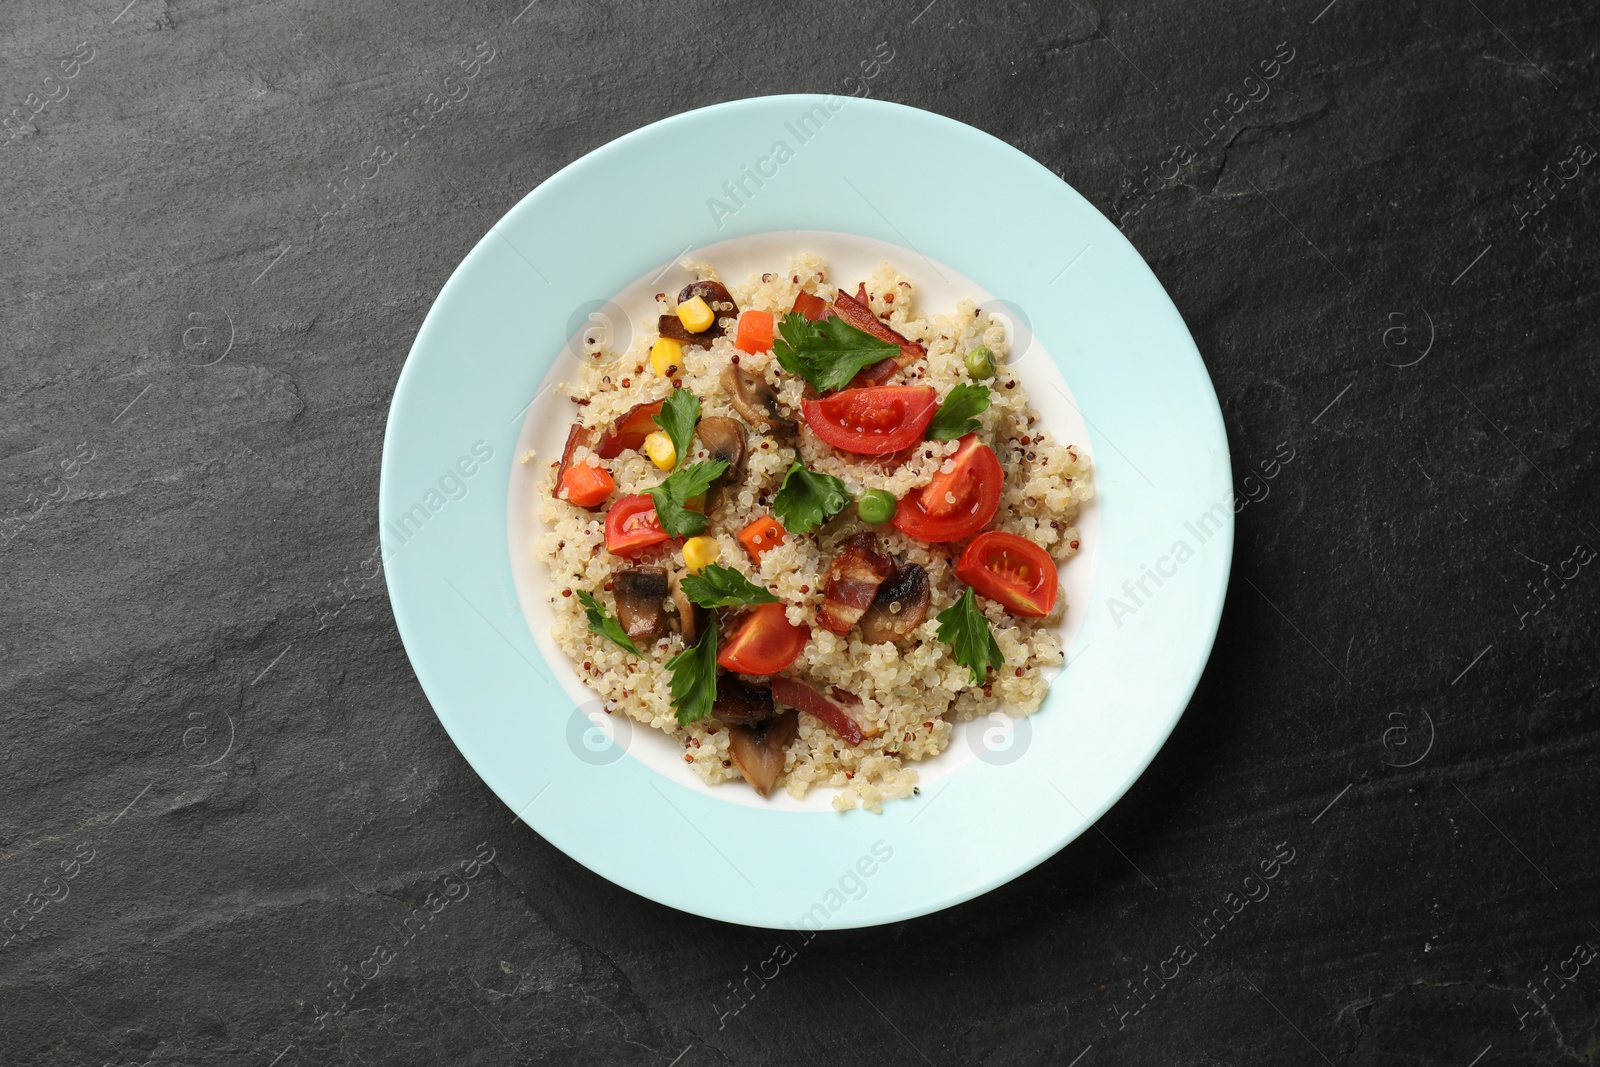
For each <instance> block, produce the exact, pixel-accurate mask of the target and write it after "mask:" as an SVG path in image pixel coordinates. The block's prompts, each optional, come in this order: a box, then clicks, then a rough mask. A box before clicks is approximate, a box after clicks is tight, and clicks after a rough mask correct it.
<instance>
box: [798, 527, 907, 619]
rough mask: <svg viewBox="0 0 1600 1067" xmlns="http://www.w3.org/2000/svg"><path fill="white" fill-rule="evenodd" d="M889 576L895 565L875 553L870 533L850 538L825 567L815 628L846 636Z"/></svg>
mask: <svg viewBox="0 0 1600 1067" xmlns="http://www.w3.org/2000/svg"><path fill="white" fill-rule="evenodd" d="M892 574H894V561H893V560H891V559H890V558H889V557H888V556H885V555H884V554H883V553H882V552H879V551H878V539H877V538H876V537H874V536H873V535H872V534H869V533H858V534H854V535H852V536H851V537H850V538H848V539H847V540H846V541H845V548H844V551H843V552H840V553H839V554H838V555H837V556H835V557H833V562H831V563H829V564H828V573H827V576H826V580H827V585H826V586H825V587H824V588H823V590H822V607H821V608H820V609H819V610H818V611H817V625H818V626H820V627H822V628H823V629H824V630H832V631H833V632H834V633H836V634H847V633H849V632H850V627H852V626H854V625H855V624H856V620H857V619H859V618H861V616H862V615H863V614H864V613H865V612H866V610H867V609H868V608H870V607H871V606H872V604H873V600H874V599H875V598H876V597H877V595H878V587H879V586H881V585H882V584H883V583H884V582H885V581H887V580H888V579H889V576H890V575H892Z"/></svg>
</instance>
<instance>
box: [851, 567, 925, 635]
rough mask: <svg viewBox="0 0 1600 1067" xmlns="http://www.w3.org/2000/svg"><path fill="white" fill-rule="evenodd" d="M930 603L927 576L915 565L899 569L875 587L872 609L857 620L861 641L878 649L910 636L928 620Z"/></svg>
mask: <svg viewBox="0 0 1600 1067" xmlns="http://www.w3.org/2000/svg"><path fill="white" fill-rule="evenodd" d="M932 602H933V591H932V585H931V583H930V582H929V581H928V572H927V571H925V570H923V569H922V568H921V567H919V566H918V565H917V564H915V563H907V564H905V565H904V566H902V567H899V568H898V569H896V570H895V572H894V574H893V576H891V577H890V578H889V580H888V581H886V582H884V583H883V584H882V585H880V586H878V595H877V596H875V597H873V598H872V606H871V607H870V608H868V609H867V612H866V614H865V615H863V616H861V640H863V641H865V642H867V644H869V645H878V644H883V643H884V642H885V641H900V640H902V639H904V638H906V637H908V636H910V634H911V633H912V631H914V630H915V629H916V628H917V627H918V626H921V625H922V620H923V619H926V618H927V617H928V607H929V605H930V604H931V603H932Z"/></svg>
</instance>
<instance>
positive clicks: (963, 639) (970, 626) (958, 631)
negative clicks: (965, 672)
mask: <svg viewBox="0 0 1600 1067" xmlns="http://www.w3.org/2000/svg"><path fill="white" fill-rule="evenodd" d="M936 618H937V619H938V620H939V640H941V641H944V642H945V643H947V644H948V645H949V646H950V647H951V648H952V649H954V650H955V654H956V662H957V663H959V664H961V665H962V666H963V667H966V668H968V669H969V670H971V671H972V684H973V685H983V684H984V683H985V682H986V681H988V679H989V668H991V667H1002V666H1004V665H1005V662H1006V658H1005V656H1004V655H1002V654H1001V652H1000V645H999V643H998V642H996V641H995V639H994V634H992V633H990V632H989V620H988V619H987V618H985V617H984V614H983V612H981V611H979V610H978V602H977V600H976V599H975V598H974V597H973V595H972V590H971V589H968V590H967V591H966V592H964V593H962V594H961V599H960V600H958V601H956V602H955V603H954V604H951V605H950V606H949V607H948V608H945V609H944V610H943V611H941V612H939V614H938V615H937V616H936Z"/></svg>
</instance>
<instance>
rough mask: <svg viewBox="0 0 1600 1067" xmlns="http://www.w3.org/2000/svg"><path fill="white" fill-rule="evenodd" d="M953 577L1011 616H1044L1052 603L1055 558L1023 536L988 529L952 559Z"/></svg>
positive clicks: (1054, 584) (1054, 583) (1055, 587)
mask: <svg viewBox="0 0 1600 1067" xmlns="http://www.w3.org/2000/svg"><path fill="white" fill-rule="evenodd" d="M956 577H957V578H960V579H961V580H962V581H963V582H965V583H967V584H968V585H970V586H972V588H974V589H976V590H977V591H978V592H979V593H980V594H981V595H983V596H986V597H988V598H989V599H990V600H994V601H998V602H999V603H1001V604H1003V605H1004V606H1005V609H1006V610H1007V611H1009V612H1011V613H1012V614H1013V615H1030V616H1033V617H1035V618H1041V619H1042V618H1044V617H1045V616H1046V615H1048V614H1050V612H1051V610H1052V609H1053V608H1054V607H1055V606H1056V589H1057V582H1056V561H1055V560H1053V559H1051V558H1050V553H1048V552H1046V551H1045V550H1044V549H1042V548H1040V547H1039V546H1038V545H1036V544H1034V543H1033V542H1032V541H1029V540H1027V539H1026V538H1022V537H1018V536H1017V535H1016V534H1013V533H1006V532H1005V531H1003V530H990V531H989V532H988V533H982V534H979V535H978V536H977V537H974V538H973V539H972V543H971V544H970V545H968V546H967V547H966V550H965V551H963V552H962V553H961V558H960V559H959V560H957V561H956Z"/></svg>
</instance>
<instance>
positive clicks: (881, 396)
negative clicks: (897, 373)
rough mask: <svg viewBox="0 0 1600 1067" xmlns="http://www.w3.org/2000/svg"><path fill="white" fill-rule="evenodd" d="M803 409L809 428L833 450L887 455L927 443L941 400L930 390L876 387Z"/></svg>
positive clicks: (808, 404) (836, 395) (844, 393)
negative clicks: (924, 438)
mask: <svg viewBox="0 0 1600 1067" xmlns="http://www.w3.org/2000/svg"><path fill="white" fill-rule="evenodd" d="M801 406H802V407H803V408H805V413H806V425H808V426H810V427H811V429H812V431H813V432H814V433H815V434H816V435H817V436H818V437H820V438H822V439H823V440H824V441H826V442H828V444H830V445H832V446H833V447H834V448H838V449H843V450H844V451H846V452H855V453H857V454H858V455H863V456H883V455H887V454H889V453H890V452H898V451H900V450H901V449H902V448H905V447H907V446H909V445H913V444H916V443H917V442H918V441H920V440H922V431H923V430H926V429H927V428H928V423H929V422H931V421H932V420H933V413H934V411H935V410H936V409H937V408H938V407H939V399H938V395H937V394H936V393H934V391H933V389H932V388H930V387H929V386H926V385H872V386H867V387H866V388H863V389H844V390H841V391H839V392H837V393H834V394H833V395H832V396H830V397H828V398H827V399H826V400H806V401H803V402H802V403H801Z"/></svg>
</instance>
